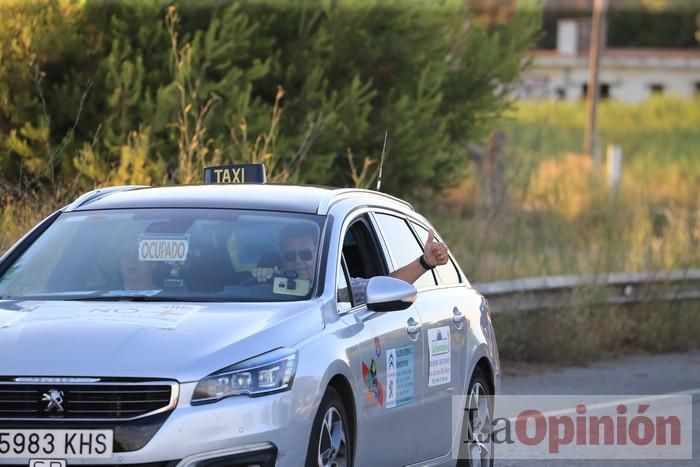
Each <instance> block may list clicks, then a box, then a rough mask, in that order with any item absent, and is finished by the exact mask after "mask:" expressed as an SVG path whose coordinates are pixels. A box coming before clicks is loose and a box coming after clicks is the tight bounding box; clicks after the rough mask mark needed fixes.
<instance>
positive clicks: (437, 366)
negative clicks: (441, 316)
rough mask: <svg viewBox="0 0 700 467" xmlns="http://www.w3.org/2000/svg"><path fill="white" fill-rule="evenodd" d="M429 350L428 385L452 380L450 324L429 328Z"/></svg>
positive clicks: (436, 384)
mask: <svg viewBox="0 0 700 467" xmlns="http://www.w3.org/2000/svg"><path fill="white" fill-rule="evenodd" d="M428 350H429V351H430V371H429V375H428V386H438V385H440V384H447V383H449V382H450V381H452V359H451V353H450V327H449V326H443V327H440V328H433V329H428Z"/></svg>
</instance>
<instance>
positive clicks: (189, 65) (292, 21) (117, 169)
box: [0, 0, 539, 197]
mask: <svg viewBox="0 0 700 467" xmlns="http://www.w3.org/2000/svg"><path fill="white" fill-rule="evenodd" d="M538 25H539V12H538V11H536V10H517V11H514V13H513V15H512V17H511V18H510V20H509V21H508V22H504V23H499V24H484V23H482V22H479V21H476V20H475V19H474V18H472V17H471V16H470V14H469V11H467V10H466V9H465V7H464V4H463V3H462V2H460V1H456V0H443V1H439V2H435V1H431V0H416V1H410V2H405V1H400V0H393V1H379V0H355V1H349V0H348V1H330V0H309V1H304V2H292V1H252V0H251V1H239V2H235V1H217V2H215V1H205V2H191V1H189V2H188V1H181V2H175V3H174V6H172V7H169V6H168V4H166V3H164V2H162V1H157V0H122V1H119V2H114V1H106V0H105V1H92V2H82V1H77V0H47V1H44V2H25V1H22V0H14V1H13V0H9V1H5V2H2V4H1V5H0V177H2V186H3V188H5V189H6V190H9V189H10V188H16V187H19V186H22V187H23V188H27V187H29V188H32V189H41V188H42V187H45V186H50V187H54V186H56V184H60V183H68V184H71V186H73V185H76V186H78V187H80V188H83V189H85V188H90V187H92V186H94V185H100V184H107V183H114V182H118V183H134V182H141V183H144V182H145V183H171V182H192V181H198V179H199V176H200V169H201V165H202V164H205V163H212V162H218V161H221V162H234V161H250V160H252V159H255V160H263V161H266V162H268V164H271V165H274V170H273V172H274V173H273V179H275V180H279V181H299V182H313V183H319V184H330V185H338V186H343V185H348V184H353V183H357V181H356V180H355V181H354V182H353V179H352V177H351V176H350V174H349V170H348V169H349V167H350V163H349V161H348V154H350V155H351V156H350V157H352V158H353V159H352V162H353V163H357V164H359V165H361V163H362V162H363V161H365V160H368V161H369V160H376V158H377V156H378V154H379V152H380V150H381V147H382V142H383V137H384V132H385V130H386V129H389V134H390V153H389V157H388V158H387V161H386V166H385V172H384V173H385V174H386V177H385V181H384V186H385V188H386V190H387V191H389V192H391V193H394V194H398V195H404V196H405V195H409V196H411V197H416V196H419V195H421V194H425V193H430V192H432V191H435V190H440V189H441V188H443V187H446V186H449V185H451V184H454V183H455V182H456V181H458V180H459V178H460V175H461V174H462V173H463V171H464V169H465V167H466V165H467V161H468V158H467V155H466V151H465V150H464V146H465V144H466V142H467V141H469V140H471V139H474V138H476V137H478V136H480V135H481V134H482V132H483V130H484V129H485V128H486V126H487V125H488V123H489V122H491V121H492V120H493V118H494V117H495V116H497V115H498V114H499V113H500V112H501V111H502V110H503V109H505V108H506V107H507V106H508V104H509V94H508V90H509V89H510V87H511V85H512V83H514V82H515V80H516V78H517V77H518V75H519V72H520V71H521V69H522V67H523V66H524V65H525V62H524V61H523V60H522V56H523V54H524V53H525V51H526V50H527V49H528V47H529V46H530V45H531V44H532V42H533V40H534V37H535V35H536V32H537V29H538ZM282 96H283V97H282ZM132 158H133V160H132ZM374 167H375V168H376V164H375V165H374ZM371 179H372V177H364V179H363V183H365V184H368V183H370V182H371Z"/></svg>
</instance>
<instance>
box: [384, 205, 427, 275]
mask: <svg viewBox="0 0 700 467" xmlns="http://www.w3.org/2000/svg"><path fill="white" fill-rule="evenodd" d="M377 222H378V223H379V228H380V229H381V230H382V233H383V234H384V239H385V240H386V243H387V246H388V247H389V251H390V252H391V256H392V257H393V258H394V261H395V262H396V268H397V269H398V268H401V267H403V266H406V265H407V264H408V263H410V262H411V261H413V260H415V259H416V258H418V257H419V256H420V255H422V254H423V247H422V246H421V245H420V244H419V243H418V241H417V240H416V237H415V236H414V235H413V232H411V229H410V228H409V227H408V224H407V223H406V221H405V220H403V219H401V218H399V217H396V216H391V215H388V214H377ZM413 285H415V286H416V288H417V289H421V288H424V287H434V286H435V278H434V276H433V274H432V273H431V272H430V271H426V273H425V274H423V275H422V276H420V277H419V278H418V280H416V281H415V282H414V283H413Z"/></svg>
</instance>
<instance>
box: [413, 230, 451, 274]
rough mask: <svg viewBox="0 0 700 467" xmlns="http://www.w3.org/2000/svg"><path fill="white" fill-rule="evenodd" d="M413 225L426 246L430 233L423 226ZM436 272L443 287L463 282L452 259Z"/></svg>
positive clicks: (437, 268) (436, 269)
mask: <svg viewBox="0 0 700 467" xmlns="http://www.w3.org/2000/svg"><path fill="white" fill-rule="evenodd" d="M411 225H412V226H413V228H414V229H415V231H416V233H417V234H418V238H420V241H421V242H423V244H425V242H426V241H427V240H428V231H427V230H426V229H425V228H424V227H423V226H421V225H418V224H416V223H415V222H411ZM435 271H437V274H438V280H439V281H440V284H441V285H455V284H459V283H460V282H461V281H460V280H459V272H458V271H457V268H456V267H455V265H454V263H453V262H452V258H450V260H449V261H448V262H447V264H443V265H442V266H438V267H436V268H435Z"/></svg>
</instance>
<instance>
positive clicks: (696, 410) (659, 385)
mask: <svg viewBox="0 0 700 467" xmlns="http://www.w3.org/2000/svg"><path fill="white" fill-rule="evenodd" d="M505 370H506V375H505V376H504V378H503V386H502V393H503V394H506V395H549V394H560V395H572V394H582V395H619V396H620V397H619V398H617V397H616V399H619V400H625V395H649V394H653V395H661V394H672V393H691V394H693V460H644V461H640V460H614V461H611V460H608V461H603V460H528V461H524V460H517V461H514V460H498V455H496V458H497V461H496V463H495V465H496V466H498V467H510V466H525V467H531V466H547V467H555V466H556V467H560V466H561V467H564V466H566V467H572V466H573V467H577V466H580V467H583V466H585V467H590V466H602V467H613V466H615V467H618V466H621V467H633V466H634V467H638V466H674V467H681V466H683V467H686V466H688V467H690V466H700V352H691V353H685V354H665V355H652V356H638V357H630V358H624V359H621V360H617V361H612V362H603V363H596V364H591V365H589V366H586V367H574V368H565V369H559V370H542V369H535V370H533V369H531V368H530V369H526V370H523V369H522V368H520V369H518V368H515V369H511V371H510V372H509V371H508V368H507V367H506V368H505ZM513 373H514V374H513Z"/></svg>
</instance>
